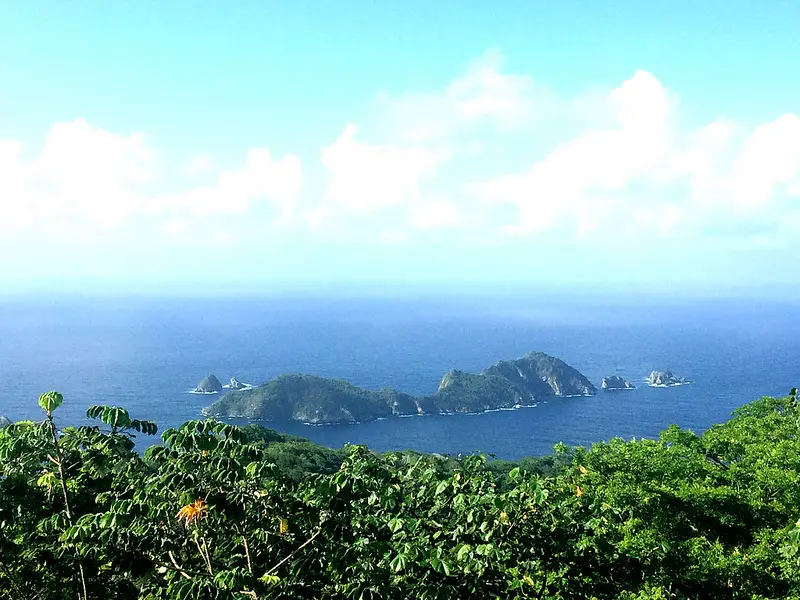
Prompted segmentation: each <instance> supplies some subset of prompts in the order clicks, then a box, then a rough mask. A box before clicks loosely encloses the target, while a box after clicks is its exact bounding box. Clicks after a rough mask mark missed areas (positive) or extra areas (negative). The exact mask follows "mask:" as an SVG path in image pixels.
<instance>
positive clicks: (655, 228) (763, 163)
mask: <svg viewBox="0 0 800 600" xmlns="http://www.w3.org/2000/svg"><path fill="white" fill-rule="evenodd" d="M583 108H584V110H585V107H583ZM676 109H677V103H676V99H675V97H674V96H673V95H671V94H670V93H669V92H668V90H667V89H666V88H665V87H664V86H663V85H662V84H661V83H660V82H659V81H658V79H656V78H655V77H654V76H653V75H652V74H650V73H648V72H645V71H638V72H636V73H635V74H634V75H633V77H632V78H631V79H629V80H627V81H625V82H624V83H623V84H622V85H621V86H619V87H618V88H616V89H614V90H613V91H611V92H610V93H609V94H607V95H606V96H605V98H604V99H603V110H605V111H606V114H607V115H608V117H609V118H610V119H612V120H613V122H614V123H615V126H614V127H610V128H606V129H596V130H589V131H585V132H584V133H582V134H581V135H579V136H577V137H575V138H573V139H572V140H571V141H568V142H565V143H562V144H561V145H559V146H557V147H556V148H554V149H553V150H552V151H550V153H549V154H547V155H546V156H545V157H544V158H543V159H542V160H539V161H537V162H535V163H534V164H533V165H531V166H530V167H529V168H528V169H527V170H525V171H522V172H518V173H510V174H505V175H500V176H496V177H491V178H488V179H483V180H477V181H472V182H470V183H468V184H467V185H466V189H467V191H468V192H469V193H470V194H471V195H472V196H473V197H475V198H478V199H479V200H481V201H482V202H484V203H489V204H496V203H509V204H511V205H513V206H515V207H516V208H517V212H518V220H517V222H516V223H513V224H510V226H509V227H508V231H512V232H516V233H519V234H525V235H532V234H536V233H537V232H540V231H543V230H547V229H553V228H556V229H559V230H562V231H563V232H564V233H569V232H570V231H572V232H574V233H577V234H578V235H587V234H590V233H591V232H593V231H611V232H613V234H614V235H615V236H619V235H626V234H630V233H632V232H637V231H638V232H639V233H640V234H647V232H654V233H657V234H659V235H671V234H675V233H677V232H687V231H691V232H692V233H693V234H702V233H703V231H704V230H708V231H710V230H715V231H722V230H729V231H744V230H745V229H747V228H755V229H759V228H763V226H765V225H766V224H767V222H768V221H772V222H774V223H775V222H778V221H779V220H780V219H781V218H782V217H783V216H785V215H786V212H785V211H783V209H785V206H784V204H785V203H784V202H783V200H782V199H784V198H785V197H786V196H787V195H788V194H790V193H791V190H792V189H793V188H792V186H793V185H796V183H795V182H797V180H798V174H800V118H798V117H797V116H796V115H784V116H783V117H780V118H779V119H777V120H775V121H773V122H771V123H767V124H763V125H760V126H758V127H756V128H755V129H754V130H753V131H752V132H751V133H750V134H749V135H744V136H743V135H742V133H743V132H744V129H745V128H743V127H741V126H737V125H735V124H733V123H731V122H729V121H727V120H725V119H723V118H720V119H718V120H716V121H714V122H713V123H711V124H709V125H706V126H704V127H701V128H699V129H697V130H695V131H691V132H688V133H686V134H684V133H682V132H680V131H679V130H678V128H677V127H676V124H675V119H673V115H674V113H675V112H676ZM742 137H744V138H745V139H744V141H743V142H742V141H741V138H742ZM776 207H780V208H781V210H779V209H778V208H776ZM798 208H800V207H798ZM754 209H758V211H759V213H758V214H757V215H756V214H754V213H753V210H754ZM754 219H755V220H758V221H759V222H760V223H761V225H758V226H756V225H755V224H754V223H753V222H752V221H753V220H754Z"/></svg>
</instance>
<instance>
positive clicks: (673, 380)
mask: <svg viewBox="0 0 800 600" xmlns="http://www.w3.org/2000/svg"><path fill="white" fill-rule="evenodd" d="M647 383H648V385H650V386H652V387H672V386H675V385H681V384H682V383H689V382H688V381H686V379H684V378H683V377H678V376H677V375H675V373H673V372H672V371H670V370H669V369H667V370H666V371H651V372H650V375H648V377H647Z"/></svg>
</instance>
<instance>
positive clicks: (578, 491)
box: [575, 485, 583, 498]
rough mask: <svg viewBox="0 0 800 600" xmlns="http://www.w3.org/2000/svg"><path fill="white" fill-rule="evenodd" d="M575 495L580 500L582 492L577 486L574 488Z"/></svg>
mask: <svg viewBox="0 0 800 600" xmlns="http://www.w3.org/2000/svg"><path fill="white" fill-rule="evenodd" d="M575 495H576V496H577V497H578V498H580V497H581V496H583V490H582V489H581V486H579V485H576V486H575Z"/></svg>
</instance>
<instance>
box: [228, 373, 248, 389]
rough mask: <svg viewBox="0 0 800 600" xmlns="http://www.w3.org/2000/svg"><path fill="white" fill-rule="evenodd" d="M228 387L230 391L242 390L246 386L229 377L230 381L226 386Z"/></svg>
mask: <svg viewBox="0 0 800 600" xmlns="http://www.w3.org/2000/svg"><path fill="white" fill-rule="evenodd" d="M228 387H229V388H230V389H232V390H243V389H244V388H246V387H247V386H246V385H245V384H243V383H242V382H241V381H239V380H238V379H236V377H235V376H234V377H231V381H230V383H229V384H228Z"/></svg>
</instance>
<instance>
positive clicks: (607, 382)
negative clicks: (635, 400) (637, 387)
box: [600, 375, 634, 391]
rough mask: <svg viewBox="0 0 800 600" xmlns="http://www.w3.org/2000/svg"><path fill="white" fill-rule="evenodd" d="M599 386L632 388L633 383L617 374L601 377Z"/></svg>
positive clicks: (612, 388) (620, 388)
mask: <svg viewBox="0 0 800 600" xmlns="http://www.w3.org/2000/svg"><path fill="white" fill-rule="evenodd" d="M600 387H601V388H603V389H604V390H609V391H614V390H632V389H634V385H633V384H632V383H631V382H630V381H628V380H627V379H623V378H622V377H620V376H619V375H611V376H610V377H603V381H602V383H601V384H600Z"/></svg>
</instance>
